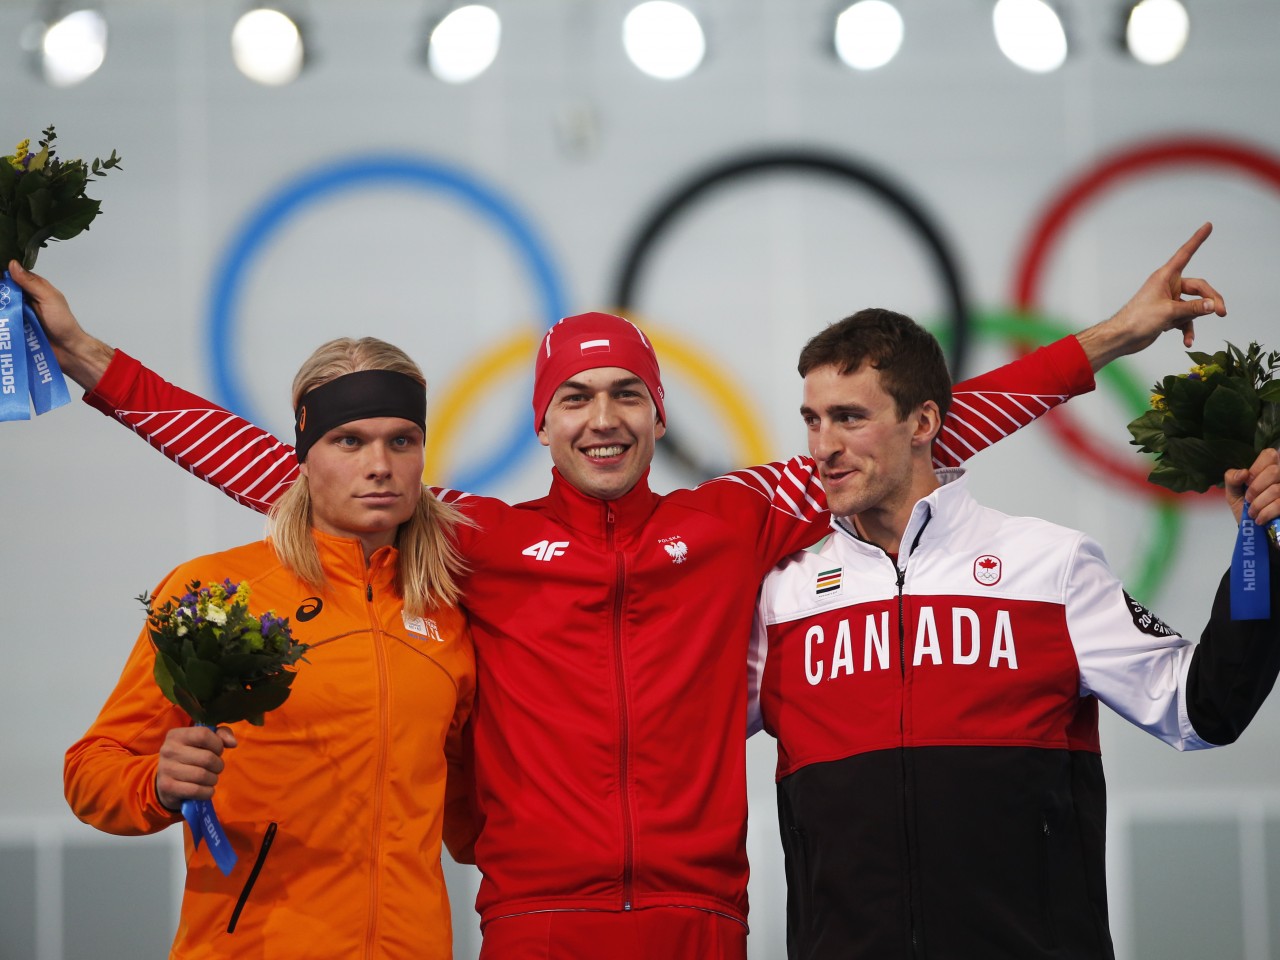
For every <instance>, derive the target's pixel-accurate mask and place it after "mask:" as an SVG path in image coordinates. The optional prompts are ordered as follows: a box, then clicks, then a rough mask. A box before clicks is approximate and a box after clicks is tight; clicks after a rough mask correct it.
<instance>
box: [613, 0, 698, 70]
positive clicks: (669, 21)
mask: <svg viewBox="0 0 1280 960" xmlns="http://www.w3.org/2000/svg"><path fill="white" fill-rule="evenodd" d="M622 45H623V47H624V48H625V49H626V51H627V56H628V57H630V58H631V62H632V63H634V64H635V65H636V66H637V67H639V68H640V69H641V70H643V71H644V72H645V73H647V74H649V76H651V77H657V78H658V79H659V80H678V79H680V78H681V77H687V76H688V75H689V74H691V73H693V71H694V70H697V69H698V66H699V64H701V63H702V58H703V56H705V54H706V52H707V41H706V38H705V37H704V36H703V34H702V26H701V24H699V23H698V18H697V17H695V16H694V15H693V14H692V13H691V12H690V11H689V9H688V8H687V7H684V6H681V5H680V4H678V3H672V2H670V0H648V2H647V3H641V4H639V5H638V6H635V7H633V8H632V9H631V12H630V13H628V14H627V16H626V18H625V19H624V20H623V22H622Z"/></svg>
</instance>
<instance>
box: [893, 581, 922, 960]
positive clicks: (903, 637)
mask: <svg viewBox="0 0 1280 960" xmlns="http://www.w3.org/2000/svg"><path fill="white" fill-rule="evenodd" d="M894 572H895V573H896V574H897V580H898V672H899V675H900V676H901V678H902V701H901V705H900V706H899V708H898V737H899V739H900V741H901V743H902V746H900V747H899V748H898V763H899V771H900V773H901V776H902V834H903V837H902V839H903V845H904V847H905V849H906V851H907V863H906V875H907V930H908V931H909V932H910V934H911V952H912V954H915V953H916V951H917V949H918V942H917V938H916V917H915V876H914V874H913V873H912V869H911V865H912V862H913V861H914V859H915V857H914V856H913V854H914V851H913V849H912V838H911V803H910V801H909V799H908V797H907V785H908V783H909V777H908V770H907V747H906V736H907V718H906V698H907V623H906V616H905V613H906V600H905V598H904V597H903V589H902V588H903V584H904V583H905V582H906V579H907V574H906V571H905V570H903V569H902V568H901V567H899V566H898V564H897V563H895V564H894Z"/></svg>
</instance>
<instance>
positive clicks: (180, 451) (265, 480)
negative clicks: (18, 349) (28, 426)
mask: <svg viewBox="0 0 1280 960" xmlns="http://www.w3.org/2000/svg"><path fill="white" fill-rule="evenodd" d="M9 266H10V270H11V272H12V275H13V278H14V280H15V281H16V282H17V283H18V285H19V286H21V287H22V289H23V291H24V292H25V293H26V294H27V295H28V296H29V297H30V299H31V304H32V306H33V307H34V308H35V310H36V313H37V315H38V316H39V318H40V323H41V325H42V326H43V327H44V328H45V332H46V333H47V334H48V335H49V344H50V346H52V347H53V351H54V354H55V355H56V356H57V358H58V363H59V365H61V366H62V368H63V371H64V372H65V373H66V374H67V376H69V377H71V379H73V380H74V381H75V382H76V383H78V384H80V386H82V387H84V389H85V398H84V399H85V402H86V403H88V404H89V405H90V406H92V407H95V408H97V409H98V410H101V411H102V412H103V413H104V414H106V415H107V416H109V417H111V418H112V419H114V420H117V421H119V422H120V423H122V424H124V425H125V426H126V427H129V428H130V429H131V430H133V432H134V433H136V434H138V436H140V437H142V438H143V439H144V440H146V441H147V442H148V443H149V444H151V446H153V447H155V448H156V449H157V450H159V451H160V452H161V453H163V454H164V455H165V456H166V457H168V458H169V459H170V460H172V461H173V462H174V463H176V464H178V465H179V466H181V467H183V468H185V469H187V470H189V471H191V472H192V473H194V474H195V475H196V476H198V477H200V478H201V479H202V480H205V481H206V482H208V483H211V484H213V485H214V486H216V487H217V488H218V489H219V490H221V491H222V492H223V493H225V494H227V496H229V497H231V498H232V499H234V500H236V501H237V502H239V503H242V504H244V505H245V506H247V507H251V508H253V509H254V510H257V511H259V512H260V513H265V512H266V511H267V510H268V509H269V508H270V506H271V504H272V503H273V502H274V501H275V499H276V498H277V497H278V496H279V495H280V494H281V493H283V492H284V490H285V489H287V488H288V486H289V485H290V484H291V483H293V481H294V480H295V479H297V476H298V463H297V459H296V458H295V457H294V455H293V448H292V447H290V446H289V445H288V444H285V443H282V442H281V441H279V440H277V439H276V438H275V437H273V436H272V435H271V434H270V433H268V432H267V431H265V430H263V429H262V428H260V427H257V426H255V425H254V424H252V423H249V422H248V421H247V420H245V419H243V418H242V417H239V416H237V415H236V414H234V413H231V412H230V411H228V410H224V409H222V408H221V407H219V406H218V405H217V404H216V403H211V402H210V401H208V400H205V399H204V398H203V397H199V396H197V395H195V394H193V393H188V392H187V391H186V390H183V389H181V388H180V387H176V386H174V385H173V384H171V383H169V382H168V381H167V380H164V379H163V378H162V377H160V376H158V375H157V374H155V373H154V372H152V371H151V370H148V369H147V368H146V367H144V366H142V365H141V364H140V363H138V361H137V360H134V359H133V358H132V357H130V356H129V355H128V354H126V353H124V352H123V351H121V350H113V349H112V348H111V347H110V346H108V345H107V344H105V343H103V342H102V341H101V340H99V339H98V338H97V337H94V336H91V335H90V334H89V333H87V332H86V331H85V330H84V328H83V327H81V326H80V324H79V322H78V321H77V320H76V318H75V315H74V314H73V313H72V312H71V308H70V307H69V306H68V305H67V299H66V297H64V296H63V295H62V293H61V291H59V290H58V289H57V287H55V286H54V285H53V284H51V283H50V282H49V281H48V280H46V279H44V278H43V277H41V276H38V275H37V274H34V273H31V272H30V271H29V270H23V269H22V267H21V266H20V265H19V264H17V263H10V265H9Z"/></svg>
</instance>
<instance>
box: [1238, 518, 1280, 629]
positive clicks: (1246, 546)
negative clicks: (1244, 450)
mask: <svg viewBox="0 0 1280 960" xmlns="http://www.w3.org/2000/svg"><path fill="white" fill-rule="evenodd" d="M1272 526H1275V523H1274V522H1273V523H1272ZM1270 553H1271V546H1270V544H1268V543H1267V535H1266V532H1265V531H1263V530H1262V529H1261V528H1260V527H1259V526H1258V525H1257V524H1256V523H1254V522H1253V520H1251V519H1250V517H1249V503H1248V501H1246V502H1245V504H1244V510H1243V511H1242V512H1241V514H1240V532H1239V533H1237V534H1236V547H1235V550H1234V551H1232V554H1231V619H1232V620H1267V619H1270V617H1271V557H1270Z"/></svg>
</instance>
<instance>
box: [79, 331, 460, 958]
mask: <svg viewBox="0 0 1280 960" xmlns="http://www.w3.org/2000/svg"><path fill="white" fill-rule="evenodd" d="M388 370H390V371H391V372H388ZM357 371H358V372H357ZM294 399H295V408H296V410H297V419H296V422H298V423H299V429H298V439H299V450H300V451H303V450H305V451H306V452H305V453H304V454H303V455H304V456H305V457H306V459H305V462H304V464H303V468H302V469H303V475H304V476H305V478H306V482H305V483H300V484H298V485H297V486H296V487H295V488H294V489H295V490H296V489H298V487H305V489H303V490H300V491H299V493H298V495H297V496H294V495H293V491H290V493H289V494H286V496H285V500H284V501H282V502H281V503H280V504H278V505H277V507H276V509H275V510H273V512H272V527H271V539H270V540H268V541H263V542H258V543H251V544H247V545H245V546H241V547H237V548H235V549H233V550H228V551H225V552H223V553H217V554H213V555H211V556H207V557H202V558H200V559H198V560H193V561H191V562H189V563H185V564H182V565H181V566H179V567H178V568H177V569H176V570H174V571H173V572H172V573H170V574H169V576H168V577H166V578H165V579H164V580H163V581H161V583H160V585H159V586H158V587H157V589H156V592H155V594H154V596H155V597H156V598H157V603H161V602H163V601H164V600H167V599H168V598H169V597H171V596H175V595H181V594H183V593H185V592H187V589H186V585H187V584H188V583H189V582H190V581H191V580H199V581H201V582H202V583H218V582H221V581H222V580H224V579H230V580H232V581H233V582H237V581H241V580H244V581H248V583H249V586H250V607H251V610H252V612H254V613H261V612H263V611H264V610H267V609H272V610H274V611H275V612H276V614H277V615H279V616H287V617H289V618H290V621H291V626H292V629H293V632H294V636H295V637H296V638H297V639H299V640H301V641H302V642H305V643H307V644H310V645H311V648H310V650H308V652H307V654H306V660H307V662H306V663H301V664H299V665H298V674H297V678H296V679H295V681H294V683H293V687H292V693H291V695H290V697H289V700H288V701H287V702H286V703H285V704H284V706H283V707H281V708H279V709H278V710H276V711H274V712H273V713H271V714H269V715H268V716H267V718H266V723H265V725H264V726H262V727H253V726H250V725H248V724H243V723H237V724H232V725H231V726H230V727H224V728H220V729H219V730H218V731H217V732H216V733H215V732H214V731H212V730H209V729H207V728H200V727H193V726H191V719H190V717H189V716H187V715H186V714H185V713H184V712H182V711H181V710H180V709H179V708H177V707H175V706H173V705H172V704H170V703H169V702H168V701H167V700H165V699H164V697H163V696H162V695H161V694H160V691H159V688H158V687H157V686H156V683H155V680H154V679H153V677H152V665H153V662H154V653H153V650H152V647H151V642H150V639H149V636H148V632H147V630H146V629H144V630H143V631H142V634H141V636H140V637H139V638H138V642H137V643H136V644H135V646H134V649H133V652H132V654H131V655H130V657H129V660H128V663H127V664H126V666H125V669H124V673H123V675H122V677H121V678H120V682H119V684H118V685H117V686H116V689H115V691H114V692H113V693H112V694H111V696H110V698H109V699H108V700H107V703H106V706H105V707H103V710H102V713H101V714H100V715H99V717H98V719H97V721H96V722H95V723H94V724H93V726H92V727H91V728H90V729H89V732H88V733H87V734H85V736H84V737H83V738H82V739H81V740H80V741H79V742H78V743H76V744H75V745H74V746H72V747H71V749H70V750H69V751H68V752H67V757H66V769H65V787H66V795H67V800H68V802H69V803H70V804H71V807H72V809H73V810H74V811H75V813H76V815H77V816H78V817H80V819H82V820H84V821H85V822H86V823H89V824H91V825H93V826H95V827H97V828H98V829H100V830H104V831H106V832H108V833H116V834H128V835H135V834H146V833H154V832H156V831H159V830H162V829H164V828H166V827H168V826H170V825H171V824H174V823H181V822H182V817H181V814H180V813H179V808H180V807H181V804H182V801H183V800H185V799H205V798H208V797H210V796H213V797H215V798H216V805H217V810H218V816H219V818H220V819H221V821H222V824H223V826H224V828H225V829H226V831H227V835H228V838H229V839H230V841H231V845H232V847H233V848H234V849H235V850H236V851H237V852H238V854H239V861H238V863H237V864H236V866H235V869H234V870H233V871H232V873H231V875H230V876H229V877H224V876H223V875H222V873H221V871H220V870H218V868H217V867H216V866H215V864H214V862H213V859H212V858H211V857H210V856H209V854H208V853H207V852H206V851H204V850H203V849H201V850H199V851H198V852H194V853H193V851H192V847H191V836H190V833H189V832H186V846H187V878H186V890H185V894H184V897H183V902H182V914H181V919H180V922H179V927H178V932H177V936H176V938H175V940H174V945H173V950H172V953H171V956H172V957H175V958H201V960H203V958H215V957H218V958H222V957H226V958H231V957H236V958H241V957H250V956H251V957H255V958H264V960H270V958H290V960H293V958H298V957H308V958H320V957H333V958H339V957H340V958H343V960H348V958H357V957H359V958H387V960H393V958H394V960H399V958H405V960H408V958H414V960H424V958H432V960H435V958H448V957H449V956H450V955H451V945H452V932H451V928H450V923H449V901H448V898H447V896H446V893H445V889H444V879H443V876H442V873H441V868H440V846H441V834H442V825H443V820H444V807H445V804H446V802H447V801H446V783H447V776H446V769H447V767H448V766H449V765H450V764H447V762H446V758H447V757H448V759H449V760H450V761H452V759H453V757H454V756H455V755H456V750H457V745H458V741H459V739H460V733H461V727H462V724H463V722H464V721H465V719H466V717H467V715H468V713H469V711H470V707H471V701H472V693H473V687H474V681H475V662H474V658H473V654H472V647H471V637H470V634H469V632H468V629H467V624H466V620H465V618H464V616H463V614H462V613H461V612H460V611H459V610H458V609H457V607H456V606H455V605H454V601H455V600H456V599H457V588H456V586H455V583H454V576H455V574H456V573H457V572H458V564H457V561H456V558H455V557H454V556H453V555H452V553H451V551H450V548H449V546H448V540H447V532H448V531H449V530H450V529H451V528H452V526H453V525H454V524H455V523H457V522H459V521H458V516H457V514H455V513H454V512H453V511H452V509H451V508H448V507H445V506H443V505H441V504H440V503H438V502H437V501H435V500H434V499H433V498H432V497H431V495H430V494H429V493H427V492H426V491H425V488H424V487H423V486H422V463H423V424H424V422H425V386H424V385H423V383H422V374H421V373H420V372H419V371H418V369H417V367H416V366H415V365H413V363H412V361H410V360H409V359H408V357H405V356H404V355H403V354H402V353H401V352H400V351H398V350H396V349H395V348H394V347H390V346H389V345H388V344H383V343H381V341H376V340H372V339H371V338H366V339H365V340H363V341H351V340H340V341H333V342H332V343H330V344H326V345H325V346H324V347H321V348H320V350H318V351H317V352H316V354H314V355H313V356H312V358H311V360H309V361H308V362H307V363H306V364H304V366H303V369H302V370H301V371H300V372H299V374H298V379H297V380H295V383H294ZM353 417H358V418H359V419H351V418H353ZM402 559H403V562H402ZM229 747H235V749H234V750H229V751H228V752H227V753H226V754H225V755H223V751H224V749H225V748H229ZM460 779H461V778H455V779H454V781H453V782H451V783H449V785H450V786H456V785H457V783H458V781H459V780H460ZM215 786H216V789H215ZM463 802H465V801H463ZM463 839H464V840H465V839H467V838H463Z"/></svg>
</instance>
